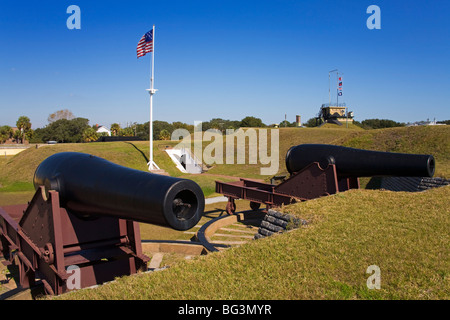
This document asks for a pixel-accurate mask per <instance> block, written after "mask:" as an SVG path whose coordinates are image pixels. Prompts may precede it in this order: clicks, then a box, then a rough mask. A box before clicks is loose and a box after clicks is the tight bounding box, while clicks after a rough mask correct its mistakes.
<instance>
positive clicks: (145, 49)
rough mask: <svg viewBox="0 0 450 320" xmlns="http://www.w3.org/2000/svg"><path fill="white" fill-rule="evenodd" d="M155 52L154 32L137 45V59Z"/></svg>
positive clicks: (148, 33) (150, 32)
mask: <svg viewBox="0 0 450 320" xmlns="http://www.w3.org/2000/svg"><path fill="white" fill-rule="evenodd" d="M149 52H153V30H150V31H149V32H147V33H146V34H144V35H143V36H142V38H141V40H139V43H138V45H137V57H138V58H140V57H143V56H145V55H146V54H147V53H149Z"/></svg>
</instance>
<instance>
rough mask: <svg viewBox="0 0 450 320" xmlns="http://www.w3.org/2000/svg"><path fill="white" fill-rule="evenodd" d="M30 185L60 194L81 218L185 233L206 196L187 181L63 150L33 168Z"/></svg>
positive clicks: (61, 200)
mask: <svg viewBox="0 0 450 320" xmlns="http://www.w3.org/2000/svg"><path fill="white" fill-rule="evenodd" d="M33 182H34V186H35V188H36V189H38V188H39V187H40V186H45V190H46V191H48V190H55V191H58V192H59V199H60V203H61V206H62V207H63V208H65V209H67V210H70V211H71V212H73V213H76V214H78V215H80V216H96V215H97V216H98V215H106V216H116V217H119V218H123V219H129V220H134V221H138V222H145V223H151V224H157V225H163V226H170V227H172V228H174V229H176V230H187V229H190V228H192V227H193V226H195V225H196V224H197V222H198V221H199V220H200V218H201V217H202V214H203V209H204V206H205V198H204V195H203V192H202V190H201V189H200V187H199V186H198V185H197V184H196V183H195V182H194V181H191V180H187V179H180V178H174V177H169V176H164V175H159V174H152V173H149V172H144V171H139V170H134V169H130V168H126V167H122V166H119V165H117V164H115V163H112V162H109V161H107V160H105V159H102V158H99V157H95V156H93V155H89V154H84V153H76V152H62V153H57V154H54V155H53V156H50V157H49V158H47V159H46V160H44V161H43V162H42V163H41V164H40V165H39V167H38V168H37V169H36V172H35V174H34V179H33Z"/></svg>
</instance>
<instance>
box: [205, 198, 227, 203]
mask: <svg viewBox="0 0 450 320" xmlns="http://www.w3.org/2000/svg"><path fill="white" fill-rule="evenodd" d="M227 201H228V198H227V197H213V198H206V199H205V204H211V203H216V202H227Z"/></svg>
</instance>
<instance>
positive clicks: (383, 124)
mask: <svg viewBox="0 0 450 320" xmlns="http://www.w3.org/2000/svg"><path fill="white" fill-rule="evenodd" d="M47 120H48V124H47V125H46V126H45V127H43V128H37V129H35V130H32V129H31V122H30V119H29V118H28V117H27V116H20V117H19V119H18V120H17V122H16V126H17V129H16V130H14V129H13V128H11V127H10V126H7V125H4V126H0V143H4V142H5V141H7V140H10V139H13V140H14V141H15V142H17V143H24V141H25V140H26V141H29V142H30V143H46V142H48V141H56V142H59V143H78V142H92V141H97V140H98V139H99V138H100V137H102V136H104V135H107V133H99V132H97V130H98V126H97V125H93V126H91V125H89V119H87V118H81V117H75V115H74V114H73V113H72V112H71V111H70V110H67V109H65V110H59V111H56V112H54V113H52V114H50V115H49V116H48V118H47ZM449 122H450V120H445V121H440V123H446V124H448V123H449ZM353 123H354V124H355V125H357V126H360V127H362V128H364V129H380V128H391V127H403V126H405V123H401V122H396V121H393V120H388V119H366V120H363V121H361V122H358V121H353ZM317 125H318V124H317V121H316V118H311V119H309V120H308V121H307V122H305V123H304V126H306V127H315V126H317ZM273 126H274V125H273V124H272V125H266V124H264V123H263V122H262V120H261V119H260V118H256V117H253V116H247V117H245V118H243V119H242V120H227V119H221V118H213V119H211V120H210V121H205V122H202V128H201V130H202V131H206V130H208V129H216V130H219V131H221V132H223V133H226V130H227V129H233V130H237V129H239V128H243V127H257V128H264V127H273ZM295 126H296V123H295V122H288V121H286V120H284V121H282V122H280V123H279V127H281V128H282V127H295ZM175 129H186V130H187V131H188V132H190V133H193V132H194V125H192V124H187V123H183V122H180V121H175V122H172V123H169V122H167V121H160V120H155V121H153V139H154V140H170V139H171V136H172V132H173V131H174V130H175ZM109 130H110V132H111V135H112V136H125V137H138V138H140V139H142V140H149V135H150V128H149V122H148V121H147V122H145V123H141V124H140V123H136V122H134V123H131V124H127V125H126V126H125V127H121V126H120V125H119V124H118V123H113V124H112V125H111V126H110V128H109Z"/></svg>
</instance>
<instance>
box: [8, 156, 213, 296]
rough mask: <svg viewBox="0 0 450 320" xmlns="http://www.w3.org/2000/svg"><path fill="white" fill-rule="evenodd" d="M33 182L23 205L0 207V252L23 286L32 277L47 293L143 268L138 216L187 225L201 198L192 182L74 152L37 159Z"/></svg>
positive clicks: (194, 216)
mask: <svg viewBox="0 0 450 320" xmlns="http://www.w3.org/2000/svg"><path fill="white" fill-rule="evenodd" d="M34 185H35V187H36V193H35V194H34V196H33V199H32V200H31V201H30V202H29V203H28V204H23V205H14V206H4V207H0V254H1V255H3V257H4V258H5V261H4V263H6V264H13V263H17V264H18V267H19V283H20V285H21V286H22V287H23V288H27V287H30V286H32V285H33V284H34V283H35V279H36V277H38V278H39V279H40V281H41V282H42V283H43V285H44V288H45V291H46V292H47V293H49V294H61V293H64V292H67V291H69V290H72V289H78V288H84V287H89V286H92V285H96V284H100V283H103V282H105V281H111V280H113V279H114V278H115V277H118V276H123V275H129V274H133V273H136V272H137V271H139V270H146V269H147V263H148V261H149V258H148V257H147V256H145V255H144V254H143V252H142V245H141V237H140V228H139V223H138V222H145V223H152V224H156V225H162V226H168V227H171V228H174V229H177V230H187V229H189V228H192V227H193V226H195V225H196V224H197V222H198V221H199V220H200V218H201V216H202V214H203V210H204V203H205V199H204V196H203V192H202V191H201V189H200V187H199V186H198V185H197V184H196V183H195V182H193V181H190V180H186V179H178V178H173V177H168V176H163V175H157V174H153V173H149V172H143V171H139V170H134V169H129V168H125V167H122V166H119V165H116V164H114V163H111V162H109V161H106V160H104V159H101V158H98V157H95V156H92V155H88V154H83V153H74V152H63V153H58V154H55V155H53V156H50V157H49V158H47V159H46V160H44V161H43V162H42V163H41V164H40V165H39V166H38V168H37V169H36V172H35V174H34Z"/></svg>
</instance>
